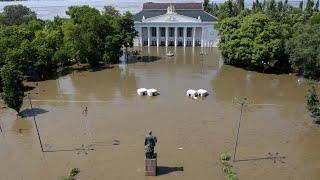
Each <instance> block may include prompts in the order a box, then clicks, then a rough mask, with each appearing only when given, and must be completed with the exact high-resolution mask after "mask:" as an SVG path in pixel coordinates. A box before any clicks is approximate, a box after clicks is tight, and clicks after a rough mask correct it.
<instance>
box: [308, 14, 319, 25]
mask: <svg viewBox="0 0 320 180" xmlns="http://www.w3.org/2000/svg"><path fill="white" fill-rule="evenodd" d="M309 23H310V24H311V25H315V24H320V12H318V13H315V14H313V16H311V18H310V19H309Z"/></svg>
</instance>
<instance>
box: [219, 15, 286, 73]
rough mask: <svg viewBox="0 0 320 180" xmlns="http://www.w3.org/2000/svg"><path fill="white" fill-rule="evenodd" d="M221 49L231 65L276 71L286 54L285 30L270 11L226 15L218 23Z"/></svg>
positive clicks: (226, 60)
mask: <svg viewBox="0 0 320 180" xmlns="http://www.w3.org/2000/svg"><path fill="white" fill-rule="evenodd" d="M218 31H219V36H220V41H219V49H220V50H221V53H222V55H223V57H224V59H225V62H226V63H227V64H231V65H235V66H239V67H244V68H248V69H252V70H257V71H274V70H275V69H276V67H277V66H276V65H277V64H279V63H282V61H281V58H282V57H283V56H284V41H283V36H284V35H285V32H283V29H282V28H281V26H280V24H279V23H276V22H274V21H272V20H271V19H270V18H269V17H268V16H267V15H266V14H263V13H256V14H250V15H248V16H245V17H243V18H241V17H233V18H226V19H224V20H223V21H221V22H219V24H218Z"/></svg>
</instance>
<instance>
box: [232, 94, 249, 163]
mask: <svg viewBox="0 0 320 180" xmlns="http://www.w3.org/2000/svg"><path fill="white" fill-rule="evenodd" d="M236 103H238V104H240V105H241V109H240V118H239V122H238V130H237V137H236V142H235V146H234V153H233V161H236V153H237V147H238V140H239V132H240V125H241V119H242V112H243V107H244V106H245V105H246V104H248V102H247V98H244V99H243V100H242V101H238V102H236Z"/></svg>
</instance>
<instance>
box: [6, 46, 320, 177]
mask: <svg viewBox="0 0 320 180" xmlns="http://www.w3.org/2000/svg"><path fill="white" fill-rule="evenodd" d="M169 50H170V51H173V52H175V56H174V57H166V52H167V51H169ZM205 51H206V53H207V54H206V55H204V56H203V57H202V58H201V56H200V55H199V54H200V48H194V49H193V48H181V47H178V48H165V47H162V48H156V47H152V48H147V47H146V48H143V49H142V56H143V58H142V60H140V61H139V62H137V61H133V60H131V61H129V62H128V63H127V64H124V63H121V64H120V65H114V66H113V67H112V68H107V69H103V70H96V71H86V70H84V71H76V72H73V73H70V74H67V75H64V76H61V77H60V78H57V79H52V80H47V81H44V82H39V83H38V84H35V83H30V82H29V83H27V84H28V85H29V86H36V87H35V88H34V89H32V90H30V91H29V92H28V93H30V94H29V96H30V98H31V100H32V105H33V108H34V110H33V111H31V109H30V105H29V101H28V99H25V101H24V104H23V107H22V114H24V116H25V117H23V118H20V117H16V115H15V112H14V111H13V110H11V109H8V108H1V109H0V115H1V121H0V124H1V127H2V129H3V134H2V135H1V136H0V179H1V180H21V179H23V180H38V179H41V180H44V179H46V180H47V179H49V180H50V179H53V180H57V179H59V178H60V177H61V176H63V175H66V174H67V173H68V172H69V170H70V169H71V168H73V167H77V168H80V174H79V175H78V176H77V179H79V180H91V179H99V180H101V179H110V180H118V179H119V180H143V179H164V180H195V179H198V180H209V179H210V180H212V179H225V174H224V173H223V172H222V167H221V164H220V162H219V155H220V154H221V153H229V154H231V155H233V150H234V143H235V137H236V132H237V126H238V120H239V115H240V105H239V104H237V102H238V101H237V100H236V99H243V98H245V97H246V98H248V101H249V104H248V105H247V106H245V107H244V109H243V118H242V121H241V129H240V134H239V143H238V145H239V146H238V149H237V154H236V159H237V160H239V161H237V162H234V163H232V164H233V166H234V169H235V171H236V172H237V174H238V177H239V179H246V180H248V179H266V180H269V179H297V180H301V179H308V180H310V179H320V153H319V150H320V140H319V139H320V126H318V125H315V124H313V123H312V120H311V118H310V116H309V113H308V111H307V110H306V104H305V95H306V92H307V89H308V88H309V87H310V86H311V84H315V85H316V86H317V88H318V90H319V89H320V88H319V87H320V86H319V83H316V82H313V81H308V80H304V79H299V80H298V77H296V76H294V75H273V74H261V73H257V72H252V71H247V70H243V69H240V68H235V67H231V66H227V65H223V63H222V60H221V58H220V55H219V52H218V50H217V49H216V48H211V49H205ZM142 87H145V88H155V89H157V90H158V91H159V93H160V95H159V96H157V97H140V96H137V95H136V90H137V88H142ZM199 88H203V89H207V90H208V92H209V94H210V95H209V96H208V97H206V98H204V99H197V100H193V99H190V98H188V97H186V95H185V94H186V91H187V90H188V89H199ZM3 106H4V105H3V102H0V107H3ZM85 107H88V112H87V113H83V110H84V108H85ZM32 113H34V114H35V115H36V117H35V118H36V120H37V125H38V128H39V133H40V136H41V140H42V143H43V149H44V151H47V152H41V148H40V144H39V140H38V136H37V131H36V126H35V124H34V121H33V116H32ZM148 130H153V132H154V134H155V135H156V136H157V137H158V144H157V147H156V151H157V153H158V170H159V176H157V177H145V176H144V147H143V142H144V135H145V133H146V132H147V131H148ZM92 149H94V150H92ZM268 153H271V155H273V156H275V157H278V158H274V159H270V158H269V159H268V158H266V157H269V154H268ZM280 157H285V158H283V159H281V158H280Z"/></svg>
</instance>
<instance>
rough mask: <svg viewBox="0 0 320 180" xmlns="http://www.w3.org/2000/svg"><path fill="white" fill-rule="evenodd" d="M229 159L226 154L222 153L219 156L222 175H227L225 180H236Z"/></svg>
mask: <svg viewBox="0 0 320 180" xmlns="http://www.w3.org/2000/svg"><path fill="white" fill-rule="evenodd" d="M230 159H231V156H230V155H228V154H225V153H222V154H221V155H220V161H221V163H222V165H223V167H222V170H223V172H224V173H226V175H227V177H226V179H227V180H237V179H238V178H237V175H236V173H235V172H234V170H233V167H232V165H231V164H230V162H229V161H230Z"/></svg>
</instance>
